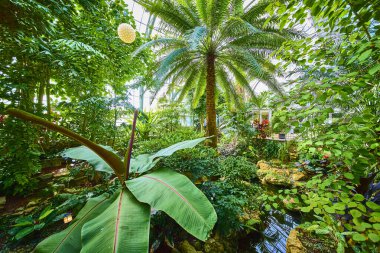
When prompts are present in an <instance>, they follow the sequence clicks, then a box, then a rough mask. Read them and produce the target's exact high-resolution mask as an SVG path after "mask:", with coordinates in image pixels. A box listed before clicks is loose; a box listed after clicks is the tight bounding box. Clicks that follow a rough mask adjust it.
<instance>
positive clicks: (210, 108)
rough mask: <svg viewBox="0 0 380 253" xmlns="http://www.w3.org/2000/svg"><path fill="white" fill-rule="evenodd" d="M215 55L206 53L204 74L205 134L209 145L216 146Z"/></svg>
mask: <svg viewBox="0 0 380 253" xmlns="http://www.w3.org/2000/svg"><path fill="white" fill-rule="evenodd" d="M215 86H216V84H215V55H214V54H209V55H207V76H206V113H207V117H206V118H207V129H206V133H207V136H213V137H212V138H211V142H210V144H209V145H210V146H211V147H214V148H216V146H217V143H218V138H217V137H218V136H217V135H218V131H217V128H216V109H215Z"/></svg>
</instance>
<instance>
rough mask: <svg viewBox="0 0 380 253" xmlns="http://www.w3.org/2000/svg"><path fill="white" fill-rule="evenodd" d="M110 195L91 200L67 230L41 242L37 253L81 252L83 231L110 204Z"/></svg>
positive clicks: (36, 250)
mask: <svg viewBox="0 0 380 253" xmlns="http://www.w3.org/2000/svg"><path fill="white" fill-rule="evenodd" d="M110 203H111V202H110V199H109V198H108V194H103V195H101V196H98V197H96V198H91V199H89V200H88V201H87V203H86V205H85V206H84V207H83V208H82V210H80V212H79V213H78V215H77V217H75V219H74V220H73V221H72V224H71V225H70V226H69V227H68V228H66V229H65V230H63V231H61V232H59V233H57V234H54V235H52V236H50V237H48V238H46V239H45V240H43V241H42V242H40V243H39V244H38V245H37V247H36V249H35V251H34V252H35V253H58V252H60V253H66V252H73V253H75V252H80V250H81V248H82V245H81V229H82V226H83V225H84V224H85V223H86V222H87V221H89V220H91V219H93V218H95V217H97V216H98V215H99V214H101V213H102V212H103V211H104V210H105V209H106V208H107V207H108V206H109V204H110Z"/></svg>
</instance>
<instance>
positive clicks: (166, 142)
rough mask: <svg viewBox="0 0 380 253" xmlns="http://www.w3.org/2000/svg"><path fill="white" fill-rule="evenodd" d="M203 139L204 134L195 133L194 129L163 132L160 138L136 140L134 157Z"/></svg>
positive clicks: (184, 128) (182, 128)
mask: <svg viewBox="0 0 380 253" xmlns="http://www.w3.org/2000/svg"><path fill="white" fill-rule="evenodd" d="M199 137H202V134H200V133H198V132H196V131H194V129H193V128H192V127H181V126H179V127H177V128H176V130H175V131H168V130H166V131H161V132H160V133H159V135H158V136H156V137H155V138H151V139H148V140H141V139H138V138H137V140H136V145H135V148H134V151H133V154H134V155H138V154H146V153H153V152H156V151H158V150H160V149H163V148H166V147H169V146H170V145H173V144H175V143H177V142H181V141H186V140H191V139H196V138H199Z"/></svg>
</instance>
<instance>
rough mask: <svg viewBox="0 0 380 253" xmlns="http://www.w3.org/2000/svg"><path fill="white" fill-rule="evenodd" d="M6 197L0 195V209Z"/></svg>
mask: <svg viewBox="0 0 380 253" xmlns="http://www.w3.org/2000/svg"><path fill="white" fill-rule="evenodd" d="M6 201H7V199H6V197H5V196H0V209H3V208H4V206H5V203H6Z"/></svg>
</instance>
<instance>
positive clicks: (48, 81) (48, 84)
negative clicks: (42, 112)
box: [46, 79, 51, 116]
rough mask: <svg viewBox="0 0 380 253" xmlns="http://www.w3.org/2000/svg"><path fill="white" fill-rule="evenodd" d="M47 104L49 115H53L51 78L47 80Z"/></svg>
mask: <svg viewBox="0 0 380 253" xmlns="http://www.w3.org/2000/svg"><path fill="white" fill-rule="evenodd" d="M46 106H47V115H49V116H50V115H51V100H50V79H48V80H47V81H46Z"/></svg>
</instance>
